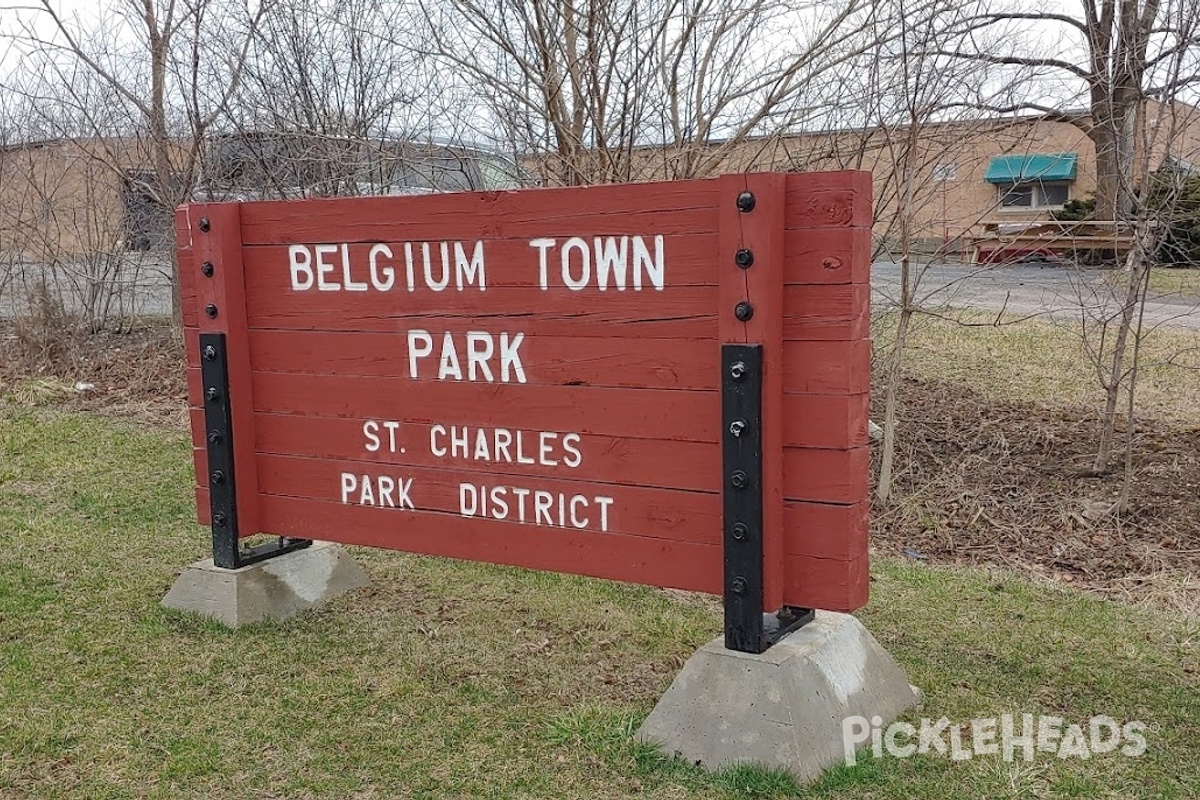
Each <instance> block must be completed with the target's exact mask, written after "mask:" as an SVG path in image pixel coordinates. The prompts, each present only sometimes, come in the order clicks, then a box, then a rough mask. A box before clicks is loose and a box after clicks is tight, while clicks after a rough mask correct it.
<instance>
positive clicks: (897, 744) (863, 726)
mask: <svg viewBox="0 0 1200 800" xmlns="http://www.w3.org/2000/svg"><path fill="white" fill-rule="evenodd" d="M1018 723H1019V727H1018ZM1145 734H1146V725H1145V724H1144V723H1142V722H1138V721H1137V720H1133V721H1131V722H1126V723H1123V724H1122V723H1120V722H1117V720H1115V719H1113V718H1112V717H1106V716H1098V717H1092V718H1091V719H1090V720H1088V721H1087V722H1086V723H1085V724H1082V725H1077V724H1073V723H1072V724H1067V721H1066V720H1065V719H1063V718H1062V717H1055V716H1049V715H1039V716H1037V717H1036V718H1035V717H1034V715H1033V714H1021V715H1019V716H1014V715H1013V714H1001V715H1000V716H999V717H983V718H980V719H973V720H971V721H970V722H968V723H965V724H952V723H951V722H950V720H948V719H947V718H946V717H942V718H940V719H938V720H930V719H927V718H923V719H922V720H921V724H920V726H916V725H913V724H911V723H908V722H893V723H892V724H891V725H888V726H887V728H884V727H883V720H882V718H880V717H872V718H870V719H867V718H866V717H860V716H854V717H846V718H845V719H843V720H842V747H843V749H844V751H845V758H846V765H847V766H851V767H852V766H854V765H855V764H856V763H858V755H857V752H858V748H859V745H862V744H865V743H866V742H867V740H870V742H871V753H872V754H873V755H874V756H875V758H883V755H884V753H885V752H886V753H887V754H888V755H890V756H892V757H894V758H909V757H910V756H914V755H918V754H926V753H932V754H936V755H939V756H946V757H948V758H950V759H951V760H952V761H969V760H970V759H972V758H978V757H988V756H1000V757H1001V758H1003V759H1004V760H1005V761H1009V762H1012V761H1015V760H1016V759H1017V758H1018V756H1019V757H1021V758H1023V759H1024V760H1025V761H1033V760H1034V758H1036V757H1038V755H1039V754H1045V757H1047V758H1060V759H1068V758H1081V759H1086V758H1091V757H1092V756H1097V755H1104V754H1108V753H1117V752H1119V753H1120V754H1121V755H1123V756H1126V757H1128V758H1137V757H1138V756H1140V755H1142V754H1143V753H1145V752H1146V736H1145Z"/></svg>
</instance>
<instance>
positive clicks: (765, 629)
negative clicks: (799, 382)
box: [721, 344, 814, 653]
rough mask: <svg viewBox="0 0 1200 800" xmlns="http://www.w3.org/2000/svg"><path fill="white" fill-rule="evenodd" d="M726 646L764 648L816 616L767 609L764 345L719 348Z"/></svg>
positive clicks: (789, 608) (751, 649) (807, 611)
mask: <svg viewBox="0 0 1200 800" xmlns="http://www.w3.org/2000/svg"><path fill="white" fill-rule="evenodd" d="M721 410H722V418H721V425H722V439H721V443H722V461H723V466H724V477H725V485H724V487H723V489H722V498H723V501H724V515H723V519H724V524H725V647H727V648H728V649H730V650H738V651H741V652H743V653H761V652H763V651H765V650H766V649H767V648H768V647H770V646H771V645H773V644H775V643H776V642H778V641H779V640H780V639H782V638H783V637H784V636H786V635H788V634H789V633H791V632H792V631H795V630H797V629H799V628H801V627H803V626H804V625H806V624H808V623H809V622H811V621H812V620H813V617H814V612H813V610H812V609H809V608H794V607H792V606H784V607H783V608H781V609H780V610H779V611H778V613H775V614H763V613H762V607H763V480H762V478H763V459H762V346H761V345H757V344H727V345H723V346H722V347H721Z"/></svg>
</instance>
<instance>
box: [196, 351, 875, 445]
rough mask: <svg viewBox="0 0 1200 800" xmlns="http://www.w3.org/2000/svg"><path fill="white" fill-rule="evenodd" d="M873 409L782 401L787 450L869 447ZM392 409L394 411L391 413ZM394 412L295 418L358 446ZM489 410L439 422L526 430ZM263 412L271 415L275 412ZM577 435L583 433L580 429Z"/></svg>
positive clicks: (811, 399) (374, 409)
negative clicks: (367, 426) (367, 430)
mask: <svg viewBox="0 0 1200 800" xmlns="http://www.w3.org/2000/svg"><path fill="white" fill-rule="evenodd" d="M187 377H188V387H189V389H188V391H189V394H192V393H193V392H198V391H199V390H200V371H199V370H188V374H187ZM411 395H412V393H409V396H410V399H414V402H419V399H420V398H419V397H417V398H411ZM868 406H869V398H868V396H867V395H866V394H858V395H785V396H784V398H783V407H784V420H783V437H784V438H783V443H784V445H785V446H789V447H812V448H817V449H821V450H837V449H846V448H851V447H861V446H863V445H866V444H867V442H868V441H869V440H868V436H867V410H868ZM417 408H418V410H419V411H421V414H420V415H419V416H427V415H428V413H430V412H429V411H428V407H426V406H418V407H417ZM389 409H391V410H390V411H389ZM394 410H395V406H394V405H384V404H383V401H380V402H378V403H376V404H375V405H371V404H369V403H367V404H364V405H363V406H362V407H361V411H362V412H363V413H362V414H356V415H353V416H351V415H345V416H337V414H336V413H334V414H330V413H326V412H322V411H314V410H311V409H308V410H305V411H304V412H302V413H303V415H304V416H303V417H300V416H297V417H294V419H297V420H304V422H303V424H304V425H312V426H314V427H315V428H317V429H320V428H323V427H327V426H331V425H332V426H334V427H335V428H337V429H338V430H344V431H347V432H348V433H346V434H343V435H347V436H349V437H351V438H349V439H348V440H349V441H354V440H355V438H354V437H357V436H358V435H359V434H358V433H357V431H358V430H359V428H360V427H361V425H362V422H363V420H364V419H388V418H390V417H389V414H391V415H392V416H396V414H394V413H393V412H394ZM436 410H437V409H436V408H435V409H434V411H435V412H436ZM486 410H487V409H486V408H480V409H477V410H476V412H474V413H471V414H470V415H469V417H467V418H464V419H454V418H451V417H445V418H444V419H438V420H436V422H441V423H442V424H445V425H449V424H456V425H474V426H476V427H479V426H488V427H503V428H508V429H510V430H511V429H517V430H519V429H521V425H519V424H514V423H513V422H512V421H511V420H510V419H509V418H507V417H505V418H503V419H499V420H498V419H496V418H495V417H494V416H492V415H489V414H486V413H479V412H486ZM264 413H266V414H271V413H272V412H264ZM260 416H262V414H256V421H255V424H256V425H258V424H261V421H260V420H259V419H257V418H258V417H260ZM401 416H402V415H401ZM583 421H584V423H586V425H580V424H578V422H577V421H576V420H575V418H572V425H575V427H576V428H581V427H585V426H586V427H590V428H594V430H591V431H589V433H590V434H591V435H593V437H596V436H600V437H609V438H608V439H606V440H604V443H603V444H602V445H601V447H603V448H610V447H616V443H615V440H616V439H618V438H626V439H635V438H638V437H632V436H621V435H620V434H617V433H614V432H613V431H605V430H601V429H599V428H600V426H598V425H596V424H594V423H598V422H602V421H601V420H593V419H591V418H588V417H586V416H585V417H584V418H583ZM434 422H435V420H433V419H426V420H425V421H424V422H423V423H422V422H420V421H415V422H414V421H413V420H409V422H408V423H406V424H409V425H410V426H411V425H422V424H423V425H424V426H425V427H424V429H425V430H426V431H427V430H428V427H429V425H430V424H433V423H434ZM499 423H503V424H499ZM202 428H203V417H202V416H197V412H196V411H195V410H193V431H194V436H193V439H194V441H195V442H197V443H202V442H203V436H202V434H201V433H200V431H201V429H202ZM530 429H536V430H546V429H547V428H546V427H545V426H540V427H539V425H538V424H535V425H533V426H531V428H530ZM561 432H571V431H570V429H564V430H563V431H561ZM576 432H583V431H578V430H577V431H576ZM295 435H296V436H298V437H300V438H301V439H303V438H304V437H305V436H306V435H307V434H306V433H305V431H304V430H300V431H297V432H296V433H295ZM715 435H716V434H715V433H714V434H713V436H711V437H709V438H707V439H702V440H699V441H710V442H711V441H715ZM641 438H645V439H647V440H648V441H652V442H657V443H659V444H655V445H653V446H655V447H661V446H667V442H668V440H666V439H663V438H661V437H659V436H658V435H657V434H654V435H651V436H649V437H641ZM260 441H261V438H260ZM621 452H623V451H621ZM658 457H659V458H662V452H661V451H660V452H659V453H658Z"/></svg>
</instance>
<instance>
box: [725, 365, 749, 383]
mask: <svg viewBox="0 0 1200 800" xmlns="http://www.w3.org/2000/svg"><path fill="white" fill-rule="evenodd" d="M729 374H730V375H731V376H732V377H733V379H734V380H735V381H738V380H741V379H742V377H743V376H744V375H745V374H746V362H745V361H735V362H734V363H733V364H730V365H729Z"/></svg>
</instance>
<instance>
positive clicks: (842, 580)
mask: <svg viewBox="0 0 1200 800" xmlns="http://www.w3.org/2000/svg"><path fill="white" fill-rule="evenodd" d="M870 584H871V573H870V563H869V560H868V558H867V556H865V555H864V556H862V557H861V558H856V559H854V560H852V561H843V560H841V559H827V558H812V557H811V556H788V558H787V585H786V586H785V587H784V597H785V599H786V602H787V603H788V604H789V605H794V606H800V607H801V608H821V609H825V610H827V611H842V612H850V611H854V610H856V609H859V608H862V607H863V606H865V605H866V604H867V600H868V597H869V595H870Z"/></svg>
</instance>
